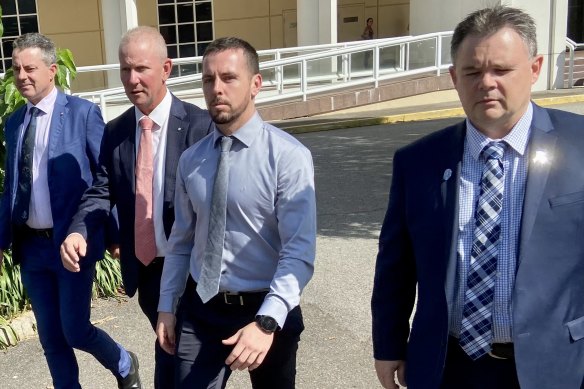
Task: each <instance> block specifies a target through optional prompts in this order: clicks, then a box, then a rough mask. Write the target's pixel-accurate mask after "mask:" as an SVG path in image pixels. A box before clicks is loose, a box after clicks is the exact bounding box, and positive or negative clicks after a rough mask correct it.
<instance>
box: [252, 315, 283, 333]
mask: <svg viewBox="0 0 584 389" xmlns="http://www.w3.org/2000/svg"><path fill="white" fill-rule="evenodd" d="M256 323H258V325H259V326H260V328H261V329H262V330H263V331H265V332H267V333H269V334H271V333H274V332H276V331H277V330H279V329H280V327H279V326H278V322H277V321H276V319H274V318H273V317H271V316H267V315H257V316H256Z"/></svg>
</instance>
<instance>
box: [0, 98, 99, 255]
mask: <svg viewBox="0 0 584 389" xmlns="http://www.w3.org/2000/svg"><path fill="white" fill-rule="evenodd" d="M25 114H26V105H25V106H23V107H21V108H19V109H18V110H16V111H15V112H14V113H13V114H12V115H11V116H10V117H9V118H8V120H7V121H6V125H5V139H6V151H7V152H6V163H5V172H6V176H5V179H4V192H3V193H2V199H1V200H0V248H2V249H4V250H5V249H7V248H9V247H10V246H11V244H12V246H13V247H12V248H13V259H14V260H15V261H16V262H19V261H20V255H19V250H18V239H17V238H18V237H17V236H13V233H12V231H13V230H12V223H11V218H12V193H13V190H14V185H15V183H14V172H15V166H18V162H17V157H18V155H19V150H17V144H18V139H19V134H20V130H21V127H22V123H23V121H24V117H25ZM103 129H104V122H103V119H102V117H101V113H100V111H99V108H98V107H97V106H96V105H95V104H93V103H91V102H89V101H87V100H84V99H80V98H78V97H73V96H68V95H65V94H63V93H61V92H59V93H58V94H57V99H56V101H55V106H54V108H53V116H52V119H51V124H50V130H49V140H48V146H47V152H48V162H47V174H48V182H49V193H50V205H51V214H52V217H53V241H54V244H55V247H56V248H58V247H59V246H60V245H61V243H62V242H63V240H64V239H65V236H66V234H67V229H68V228H69V224H70V223H71V219H72V217H73V215H74V214H75V212H76V211H77V206H78V205H79V200H80V199H81V196H82V195H83V192H84V191H85V190H86V189H87V188H88V187H89V186H91V184H92V182H93V178H94V177H95V174H96V171H97V165H98V156H99V147H100V142H101V138H102V135H103ZM93 241H94V242H93V244H92V245H91V247H88V249H89V251H88V253H87V258H88V260H89V259H92V260H96V259H101V258H102V257H103V252H104V250H105V242H104V228H103V225H102V226H100V227H99V228H96V229H95V231H94V239H93Z"/></svg>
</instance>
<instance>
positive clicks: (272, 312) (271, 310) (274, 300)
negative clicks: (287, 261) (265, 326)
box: [257, 294, 288, 328]
mask: <svg viewBox="0 0 584 389" xmlns="http://www.w3.org/2000/svg"><path fill="white" fill-rule="evenodd" d="M257 314H258V315H261V316H264V315H267V316H271V317H273V318H274V319H276V321H277V322H278V325H279V326H280V328H284V322H285V321H286V317H287V316H288V306H287V305H286V303H285V302H284V301H283V300H282V299H281V298H280V297H278V296H276V295H273V294H268V295H267V296H266V298H265V300H264V302H263V304H262V306H261V307H260V309H259V311H258V313H257Z"/></svg>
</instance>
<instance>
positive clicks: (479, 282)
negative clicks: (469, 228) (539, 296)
mask: <svg viewBox="0 0 584 389" xmlns="http://www.w3.org/2000/svg"><path fill="white" fill-rule="evenodd" d="M504 152H505V143H503V142H491V143H489V144H488V145H487V146H485V148H484V149H483V151H482V156H483V158H484V159H485V160H486V161H485V165H484V167H483V175H482V178H481V193H480V195H479V199H478V202H477V207H476V211H475V229H474V240H473V244H472V249H471V254H470V268H469V272H468V276H467V281H466V283H467V288H466V293H465V304H464V309H463V313H462V329H461V333H460V345H461V347H462V348H463V349H464V351H465V352H466V353H467V354H468V356H469V357H471V358H472V359H473V360H475V359H477V358H480V357H481V356H483V355H485V354H486V353H488V352H489V351H490V350H491V340H492V337H493V333H492V323H493V320H492V306H493V299H494V296H495V278H496V275H497V257H498V250H499V235H500V232H501V220H500V215H501V208H502V207H503V191H504V188H505V185H504V184H505V176H504V171H503V164H502V162H501V158H502V157H503V153H504Z"/></svg>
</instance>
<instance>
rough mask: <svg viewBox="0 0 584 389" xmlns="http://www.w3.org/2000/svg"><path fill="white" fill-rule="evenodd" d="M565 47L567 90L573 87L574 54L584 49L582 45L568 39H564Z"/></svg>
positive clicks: (583, 44)
mask: <svg viewBox="0 0 584 389" xmlns="http://www.w3.org/2000/svg"><path fill="white" fill-rule="evenodd" d="M566 47H567V48H568V50H569V52H570V54H569V60H568V88H573V87H574V52H575V51H576V50H578V49H580V48H584V43H576V42H574V41H573V40H571V39H570V38H566Z"/></svg>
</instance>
